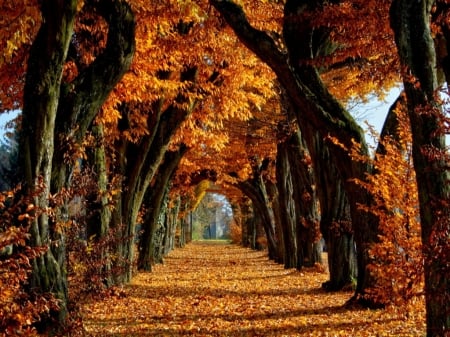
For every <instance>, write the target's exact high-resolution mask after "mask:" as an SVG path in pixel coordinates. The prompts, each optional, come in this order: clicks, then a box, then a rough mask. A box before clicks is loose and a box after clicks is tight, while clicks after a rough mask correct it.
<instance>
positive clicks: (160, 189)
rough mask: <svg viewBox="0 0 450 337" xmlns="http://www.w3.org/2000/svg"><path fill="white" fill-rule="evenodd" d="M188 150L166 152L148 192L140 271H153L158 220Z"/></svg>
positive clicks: (140, 245)
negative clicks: (179, 165) (173, 179)
mask: <svg viewBox="0 0 450 337" xmlns="http://www.w3.org/2000/svg"><path fill="white" fill-rule="evenodd" d="M186 150H187V148H186V147H185V146H181V147H180V148H179V149H178V151H168V152H166V154H165V155H164V161H163V163H162V164H161V166H160V167H159V168H158V172H157V174H156V175H155V177H154V179H153V182H152V184H151V185H150V188H149V189H148V190H147V194H146V197H145V201H144V204H143V205H144V206H145V207H146V208H147V212H146V214H145V217H144V222H143V224H142V228H141V230H142V234H141V236H140V240H139V256H138V269H140V270H146V271H149V270H151V266H152V264H153V262H154V261H152V258H153V255H152V252H153V251H154V250H156V249H157V248H158V247H153V246H152V243H154V242H155V241H154V240H153V238H154V235H155V231H156V229H157V226H158V219H159V217H160V214H161V212H162V211H163V209H162V206H163V203H164V197H165V196H166V194H167V189H168V185H169V183H170V180H171V178H172V176H173V174H174V172H175V170H176V168H177V166H178V164H179V162H180V160H181V158H182V157H183V155H184V153H185V152H186ZM168 217H169V215H168Z"/></svg>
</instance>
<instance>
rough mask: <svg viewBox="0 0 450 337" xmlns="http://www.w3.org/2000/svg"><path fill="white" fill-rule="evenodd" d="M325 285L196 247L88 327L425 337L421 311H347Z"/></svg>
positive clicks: (139, 280) (92, 312)
mask: <svg viewBox="0 0 450 337" xmlns="http://www.w3.org/2000/svg"><path fill="white" fill-rule="evenodd" d="M326 279H327V275H326V274H325V273H320V272H317V271H314V270H305V271H303V272H298V271H294V270H285V269H284V268H283V267H282V266H280V265H277V264H274V263H271V262H269V261H268V260H267V257H266V255H265V253H262V252H254V251H250V250H247V249H244V248H241V247H237V246H234V245H211V244H201V243H193V244H190V245H188V246H187V247H185V248H183V249H177V250H175V251H173V252H171V253H170V255H169V256H168V257H167V258H166V259H165V264H164V265H159V266H156V267H155V269H154V271H153V272H152V273H141V274H138V275H137V276H136V277H135V279H134V280H133V282H132V283H131V284H130V285H128V286H126V287H125V288H124V291H125V294H126V295H125V296H123V297H111V298H106V299H104V300H102V301H100V302H93V303H89V304H87V305H85V306H84V308H83V320H84V324H85V327H86V330H87V331H88V333H89V334H90V335H91V336H99V337H100V336H114V337H124V336H424V334H425V333H424V322H423V320H424V318H423V311H422V310H420V312H412V313H411V312H406V311H405V310H398V311H393V310H390V311H380V310H379V311H371V310H366V309H362V310H356V309H353V310H350V309H346V308H343V307H342V306H343V304H344V303H345V302H346V300H347V299H348V298H349V297H350V296H351V293H332V294H329V293H324V292H322V291H321V290H320V285H321V283H322V282H324V281H326ZM419 307H420V306H419ZM406 316H408V318H406Z"/></svg>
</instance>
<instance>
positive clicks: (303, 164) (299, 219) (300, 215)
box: [288, 131, 321, 267]
mask: <svg viewBox="0 0 450 337" xmlns="http://www.w3.org/2000/svg"><path fill="white" fill-rule="evenodd" d="M289 147H290V151H288V160H289V162H290V167H291V170H292V173H291V176H292V182H293V185H294V186H295V187H296V188H295V189H294V195H293V198H294V205H295V209H296V211H295V215H296V219H295V223H296V233H297V249H298V250H299V251H298V253H297V256H298V259H299V261H298V262H299V267H301V266H303V265H305V266H313V265H314V264H315V263H321V252H319V251H318V250H320V247H321V245H320V239H321V234H320V225H319V224H320V221H319V219H320V216H319V209H318V200H317V194H316V189H315V186H316V185H317V184H316V181H315V177H314V171H313V166H312V160H311V156H310V152H309V150H308V148H307V147H306V144H305V140H304V138H303V137H302V134H301V133H300V131H297V132H295V133H294V134H292V135H291V136H290V138H289ZM300 258H301V260H300Z"/></svg>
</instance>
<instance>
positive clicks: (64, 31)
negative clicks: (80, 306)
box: [19, 0, 77, 329]
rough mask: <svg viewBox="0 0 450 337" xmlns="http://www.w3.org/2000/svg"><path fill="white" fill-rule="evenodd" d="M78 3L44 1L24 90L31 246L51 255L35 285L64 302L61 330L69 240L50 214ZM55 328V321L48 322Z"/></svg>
mask: <svg viewBox="0 0 450 337" xmlns="http://www.w3.org/2000/svg"><path fill="white" fill-rule="evenodd" d="M76 3H77V1H74V0H72V1H61V0H50V1H46V2H43V3H42V5H41V12H42V16H43V23H42V26H41V27H40V29H39V32H38V34H37V36H36V39H35V40H34V42H33V45H32V47H31V50H30V57H29V60H28V69H27V76H26V82H25V88H24V106H23V111H22V118H23V120H22V128H23V129H22V134H21V139H20V152H19V153H20V156H21V163H22V165H21V167H22V168H23V170H24V172H23V178H24V182H25V187H26V193H28V194H29V195H30V196H32V197H33V198H34V201H33V203H34V205H35V206H36V207H38V212H37V213H36V214H35V215H36V217H35V218H34V219H33V221H32V223H31V228H30V232H31V238H30V241H31V245H32V246H43V247H46V248H47V251H46V252H45V253H44V254H43V255H41V256H40V257H38V258H36V259H34V260H33V261H32V266H33V270H32V275H31V279H30V287H31V288H32V290H34V291H38V292H40V293H52V294H53V295H54V296H55V297H56V298H57V299H58V300H60V307H59V310H58V312H55V313H52V316H54V318H55V319H56V322H57V327H56V329H58V328H59V327H61V326H62V325H63V324H64V322H65V319H66V316H67V272H66V260H65V253H66V252H65V237H64V233H63V231H62V228H61V227H62V226H56V224H54V223H53V222H52V220H51V219H50V218H49V215H48V214H47V213H46V209H47V208H48V207H50V206H52V205H50V204H49V201H48V200H49V196H50V184H51V172H52V159H53V154H54V130H55V119H56V113H57V110H58V104H59V98H60V88H61V79H62V72H63V66H64V62H65V59H66V56H67V51H68V48H69V44H70V40H71V37H72V33H73V24H74V19H75V13H76ZM42 325H43V327H44V328H45V329H46V328H50V327H51V325H50V320H44V321H43V322H42Z"/></svg>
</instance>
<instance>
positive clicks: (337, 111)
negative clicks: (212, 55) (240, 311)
mask: <svg viewBox="0 0 450 337" xmlns="http://www.w3.org/2000/svg"><path fill="white" fill-rule="evenodd" d="M210 1H211V3H212V4H213V6H214V7H215V8H216V9H218V10H219V11H220V12H221V14H222V15H223V16H224V18H225V20H226V21H227V22H228V23H229V24H230V26H231V27H232V28H233V30H234V31H235V32H236V34H237V36H238V37H239V39H240V40H241V41H242V42H243V43H244V44H245V45H246V46H247V47H248V48H249V49H250V50H252V51H253V52H254V53H255V54H256V55H257V56H258V57H260V59H261V60H262V61H263V62H265V63H267V64H268V65H269V66H270V67H271V68H272V69H273V71H274V72H275V73H276V75H277V78H278V80H279V82H280V84H281V85H282V87H283V88H284V89H285V90H286V93H287V95H288V97H289V100H290V101H291V103H292V105H293V107H294V108H295V113H296V117H297V121H298V123H299V127H300V129H301V131H302V132H305V130H306V128H310V129H311V128H312V129H314V130H316V132H318V133H319V134H320V136H321V137H322V139H329V138H330V137H332V138H334V139H336V140H337V141H338V142H339V143H340V144H342V145H344V147H346V148H348V149H349V148H351V147H352V146H353V144H354V143H356V144H358V145H360V152H361V154H363V155H367V154H368V149H367V146H366V143H365V139H364V132H363V130H362V128H361V127H359V126H358V124H357V123H356V122H355V121H354V119H353V118H352V117H351V115H350V114H349V113H348V112H347V111H346V110H345V109H344V107H343V106H342V105H341V104H340V103H339V102H338V101H337V100H336V99H335V98H334V97H333V96H332V95H331V94H330V93H329V91H328V90H327V88H326V87H325V85H324V84H323V82H322V81H321V79H320V76H319V73H318V69H316V68H315V67H314V66H312V65H310V63H309V62H308V61H311V60H312V58H314V57H315V55H316V54H315V50H313V48H314V47H317V48H315V49H320V50H327V46H326V44H327V43H329V41H328V40H327V38H326V34H325V35H324V34H321V32H320V29H317V28H315V27H313V25H310V23H308V22H307V21H303V20H299V19H298V15H299V14H301V13H302V12H303V11H304V10H308V9H310V8H309V7H308V4H305V3H303V2H298V1H294V0H288V1H287V2H286V5H285V15H284V28H283V37H284V42H285V46H286V48H287V50H288V53H287V54H286V53H285V52H283V51H281V50H279V48H278V47H277V44H276V43H275V41H274V40H273V39H272V38H271V37H270V36H269V35H268V34H267V33H265V32H263V31H260V30H257V29H255V28H254V27H252V26H251V25H250V24H249V23H248V21H247V18H246V17H245V14H244V12H243V10H242V8H241V7H239V6H237V5H236V4H234V3H233V2H231V1H220V0H210ZM311 3H314V4H318V3H316V2H309V4H311ZM322 33H323V32H322ZM322 43H323V44H324V45H322ZM318 44H319V45H318ZM319 47H320V48H319ZM311 145H312V144H308V147H310V146H311ZM326 146H327V148H328V149H329V151H330V156H331V158H332V160H333V162H334V164H335V166H336V168H337V170H338V173H339V176H340V178H341V181H342V182H343V186H344V188H345V191H346V193H347V196H348V200H349V204H350V211H351V212H350V213H351V219H352V223H353V228H354V230H355V239H356V242H357V245H358V250H359V252H360V253H359V254H358V256H357V257H358V284H357V288H356V292H355V298H358V299H359V298H364V296H363V295H364V294H365V290H366V289H367V288H369V287H370V286H371V285H372V284H373V283H374V282H375V280H374V279H373V278H372V277H370V273H369V271H368V270H367V269H366V267H367V266H368V264H369V263H370V256H369V254H368V248H369V246H370V244H371V243H373V242H376V240H377V231H378V222H377V219H376V218H375V217H373V216H371V215H370V214H367V213H366V212H365V211H363V210H361V209H360V208H359V207H358V204H360V203H363V204H366V203H367V204H368V203H370V202H371V199H372V198H371V196H370V195H369V194H368V192H367V191H366V190H365V189H364V188H363V187H362V186H359V185H357V184H355V183H354V179H355V178H356V179H359V180H361V181H365V180H366V174H367V173H368V172H370V170H371V167H370V165H368V164H367V163H362V162H359V161H354V160H352V159H351V158H350V156H349V155H348V153H347V151H346V150H345V149H344V148H343V147H342V146H341V145H338V144H336V143H335V142H333V141H327V145H326ZM368 304H370V303H368Z"/></svg>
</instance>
